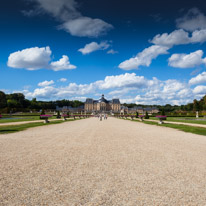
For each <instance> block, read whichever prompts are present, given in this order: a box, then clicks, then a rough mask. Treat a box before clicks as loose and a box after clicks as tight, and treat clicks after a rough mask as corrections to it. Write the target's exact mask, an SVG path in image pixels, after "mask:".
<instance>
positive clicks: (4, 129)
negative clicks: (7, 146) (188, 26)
mask: <svg viewBox="0 0 206 206" xmlns="http://www.w3.org/2000/svg"><path fill="white" fill-rule="evenodd" d="M76 120H79V119H76ZM67 121H75V120H74V119H68V120H67ZM63 122H65V121H52V122H50V123H48V124H45V123H43V122H35V123H28V124H21V125H10V126H0V134H8V133H13V132H19V131H23V130H25V129H28V128H31V127H38V126H46V125H52V124H60V123H63Z"/></svg>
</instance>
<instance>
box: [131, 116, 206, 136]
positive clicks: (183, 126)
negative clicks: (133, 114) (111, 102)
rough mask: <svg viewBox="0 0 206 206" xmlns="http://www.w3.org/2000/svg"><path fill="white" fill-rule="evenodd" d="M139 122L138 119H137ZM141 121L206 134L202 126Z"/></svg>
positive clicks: (205, 129)
mask: <svg viewBox="0 0 206 206" xmlns="http://www.w3.org/2000/svg"><path fill="white" fill-rule="evenodd" d="M133 121H138V120H133ZM138 122H140V121H138ZM141 123H144V124H150V125H156V126H159V127H169V128H173V129H178V130H181V131H184V132H189V133H193V134H199V135H204V136H205V135H206V128H202V127H198V126H197V127H193V126H187V125H178V124H169V123H165V124H158V123H156V122H149V121H143V122H141Z"/></svg>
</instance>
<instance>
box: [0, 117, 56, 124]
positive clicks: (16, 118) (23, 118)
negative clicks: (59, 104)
mask: <svg viewBox="0 0 206 206" xmlns="http://www.w3.org/2000/svg"><path fill="white" fill-rule="evenodd" d="M7 118H8V119H7ZM51 119H56V116H54V117H52V118H51ZM34 120H40V118H39V116H26V115H25V116H24V115H22V116H12V117H11V116H3V118H1V119H0V123H8V122H24V121H34Z"/></svg>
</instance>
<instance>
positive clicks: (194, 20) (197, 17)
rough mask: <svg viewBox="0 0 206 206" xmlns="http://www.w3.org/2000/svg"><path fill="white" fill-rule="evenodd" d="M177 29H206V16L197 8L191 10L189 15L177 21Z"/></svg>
mask: <svg viewBox="0 0 206 206" xmlns="http://www.w3.org/2000/svg"><path fill="white" fill-rule="evenodd" d="M176 23H177V27H178V28H181V29H185V30H187V31H194V30H197V29H198V30H200V29H206V16H205V15H204V14H203V13H202V12H201V11H200V10H199V9H197V8H192V9H190V10H189V11H188V12H187V14H186V15H185V16H183V17H181V18H179V19H177V20H176Z"/></svg>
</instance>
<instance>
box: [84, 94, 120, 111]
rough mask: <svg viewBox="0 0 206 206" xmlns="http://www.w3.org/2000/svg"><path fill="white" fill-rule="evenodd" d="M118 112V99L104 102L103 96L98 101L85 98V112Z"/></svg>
mask: <svg viewBox="0 0 206 206" xmlns="http://www.w3.org/2000/svg"><path fill="white" fill-rule="evenodd" d="M120 110H121V105H120V101H119V99H112V100H106V99H105V98H104V95H102V97H101V98H100V99H99V100H93V99H91V98H87V99H86V102H85V105H84V111H85V112H111V111H112V112H120Z"/></svg>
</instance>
